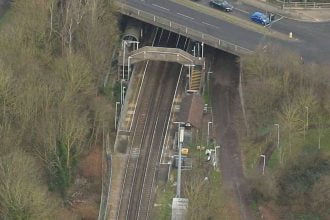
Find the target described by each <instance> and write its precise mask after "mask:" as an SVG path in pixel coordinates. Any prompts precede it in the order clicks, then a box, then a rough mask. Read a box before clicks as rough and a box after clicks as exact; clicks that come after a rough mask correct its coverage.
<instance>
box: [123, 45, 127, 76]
mask: <svg viewBox="0 0 330 220" xmlns="http://www.w3.org/2000/svg"><path fill="white" fill-rule="evenodd" d="M126 44H127V42H126V41H125V40H123V79H124V78H125V51H126Z"/></svg>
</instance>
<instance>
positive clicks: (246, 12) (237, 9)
mask: <svg viewBox="0 0 330 220" xmlns="http://www.w3.org/2000/svg"><path fill="white" fill-rule="evenodd" d="M234 10H236V11H240V12H243V13H245V14H250V13H249V12H248V11H244V10H242V9H239V8H234Z"/></svg>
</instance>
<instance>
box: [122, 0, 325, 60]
mask: <svg viewBox="0 0 330 220" xmlns="http://www.w3.org/2000/svg"><path fill="white" fill-rule="evenodd" d="M229 1H230V0H229ZM122 2H124V3H126V4H128V5H130V6H133V7H135V8H137V9H140V10H143V11H146V12H149V13H152V14H156V15H158V16H160V17H165V18H167V19H169V20H171V21H174V22H177V23H179V24H182V25H185V26H187V27H189V28H192V29H197V30H199V31H201V32H203V33H206V34H209V35H212V36H214V37H217V38H220V39H223V40H226V41H229V42H231V43H234V44H237V45H239V46H242V47H245V48H248V49H251V50H254V49H255V48H256V47H257V46H260V45H261V46H264V45H268V44H275V45H277V44H279V45H281V46H283V47H284V48H290V49H292V50H293V51H295V52H297V53H299V54H300V55H301V56H302V57H303V59H304V60H309V61H312V62H317V63H328V64H330V22H323V23H312V22H301V21H296V20H291V19H288V18H285V17H281V16H279V15H278V16H277V17H276V19H279V20H278V21H276V22H275V23H273V24H271V25H270V26H269V27H267V28H270V29H273V30H276V31H278V32H282V33H284V34H288V33H289V32H293V35H294V38H297V39H298V40H297V41H284V40H279V39H276V38H273V37H271V36H264V35H263V34H259V33H256V32H253V31H251V30H248V29H245V28H242V27H240V26H237V25H235V24H232V23H229V22H227V21H223V20H220V19H218V18H215V17H212V16H210V15H207V14H204V13H202V12H199V11H195V10H193V9H190V8H187V7H185V6H183V5H180V4H176V3H175V2H172V1H169V0H122ZM199 3H200V4H204V5H207V4H208V0H200V1H199ZM232 4H233V5H234V7H235V8H234V11H233V12H232V13H231V14H232V15H234V16H237V17H239V18H242V19H246V20H249V15H250V14H251V13H253V12H254V11H260V10H259V9H257V8H255V7H252V6H249V5H246V4H243V3H239V4H238V3H236V2H232ZM219 13H225V12H222V11H219Z"/></svg>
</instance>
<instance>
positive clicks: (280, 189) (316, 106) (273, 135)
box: [240, 46, 330, 219]
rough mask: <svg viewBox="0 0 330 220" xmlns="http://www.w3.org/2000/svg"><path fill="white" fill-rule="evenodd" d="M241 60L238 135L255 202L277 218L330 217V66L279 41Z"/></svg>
mask: <svg viewBox="0 0 330 220" xmlns="http://www.w3.org/2000/svg"><path fill="white" fill-rule="evenodd" d="M241 61H242V63H241V65H242V91H243V96H244V101H245V115H246V118H245V120H246V123H245V124H246V125H247V127H245V129H241V131H240V139H241V142H242V143H243V144H242V146H243V150H244V156H245V169H246V171H247V173H248V174H249V178H250V184H251V189H252V197H253V198H254V201H255V203H256V204H255V205H256V207H257V206H259V207H260V206H267V207H270V209H271V210H273V212H274V213H275V215H276V216H278V219H329V218H330V211H329V207H330V203H329V202H330V191H329V189H330V185H329V184H330V181H329V179H330V138H329V134H330V127H329V125H330V74H329V66H326V65H317V64H308V63H305V62H304V61H303V60H302V59H301V57H300V56H298V55H295V54H293V53H291V52H288V51H286V50H284V49H283V48H279V47H275V46H273V47H271V48H268V49H267V50H259V51H258V53H254V54H253V55H252V56H247V57H244V58H242V60H241ZM260 155H264V156H265V157H266V168H265V174H264V175H262V174H261V173H262V171H261V170H262V166H263V160H262V157H260ZM256 167H257V169H256Z"/></svg>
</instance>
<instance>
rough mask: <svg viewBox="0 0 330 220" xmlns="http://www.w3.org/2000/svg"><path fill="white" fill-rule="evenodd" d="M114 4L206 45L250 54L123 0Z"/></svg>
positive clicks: (148, 21)
mask: <svg viewBox="0 0 330 220" xmlns="http://www.w3.org/2000/svg"><path fill="white" fill-rule="evenodd" d="M115 5H116V6H117V7H118V9H119V11H120V12H121V13H122V14H124V15H127V16H131V17H134V18H136V19H138V20H141V21H144V22H147V23H150V24H153V25H155V26H158V27H161V28H164V29H167V30H169V31H172V32H175V33H178V34H181V35H185V36H187V37H189V38H191V39H193V40H197V41H201V42H204V43H205V44H207V45H210V46H212V47H215V48H219V49H221V50H224V51H227V52H229V53H233V54H236V55H243V54H251V53H253V51H252V50H249V49H247V48H244V47H241V46H239V45H236V44H233V43H230V42H228V41H225V40H222V39H219V38H216V37H214V36H211V35H209V34H205V33H202V32H200V31H197V30H194V29H192V28H189V27H187V26H184V25H181V24H178V23H176V22H173V21H171V20H169V19H166V18H163V17H159V16H157V15H154V14H152V13H149V12H145V11H142V10H139V9H136V8H134V7H132V6H129V5H127V4H125V3H123V2H119V1H115Z"/></svg>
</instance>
